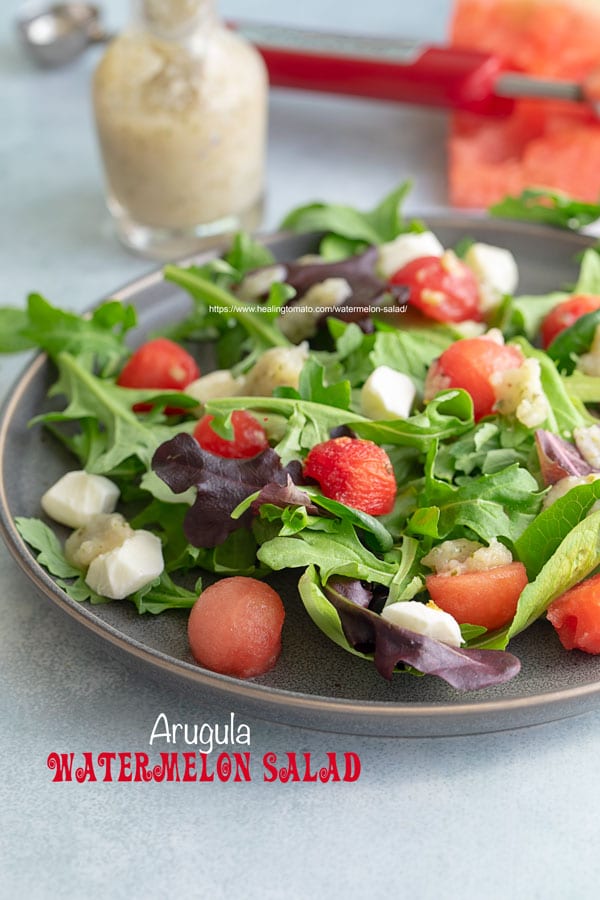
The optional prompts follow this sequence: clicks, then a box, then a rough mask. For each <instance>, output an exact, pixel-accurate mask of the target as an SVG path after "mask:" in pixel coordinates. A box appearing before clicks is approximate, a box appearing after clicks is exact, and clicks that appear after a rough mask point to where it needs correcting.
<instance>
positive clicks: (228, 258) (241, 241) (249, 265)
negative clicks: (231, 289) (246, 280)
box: [223, 231, 275, 281]
mask: <svg viewBox="0 0 600 900" xmlns="http://www.w3.org/2000/svg"><path fill="white" fill-rule="evenodd" d="M223 259H224V260H225V262H227V263H229V265H230V266H231V267H232V268H233V269H235V271H236V276H237V280H238V281H240V280H241V279H242V277H243V276H244V275H245V274H246V272H250V271H251V270H252V269H258V268H260V267H261V266H272V265H273V263H274V262H275V257H274V256H273V254H272V253H271V251H270V250H269V248H268V247H265V245H264V244H261V243H260V241H257V240H254V238H253V237H252V236H251V235H250V234H248V232H247V231H238V232H237V234H235V235H234V237H233V241H232V243H231V247H230V248H229V250H228V251H227V253H225V255H224V257H223Z"/></svg>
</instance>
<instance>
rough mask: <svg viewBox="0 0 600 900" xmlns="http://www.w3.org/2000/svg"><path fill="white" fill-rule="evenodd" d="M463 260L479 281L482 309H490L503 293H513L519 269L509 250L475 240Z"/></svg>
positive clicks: (496, 303) (495, 304)
mask: <svg viewBox="0 0 600 900" xmlns="http://www.w3.org/2000/svg"><path fill="white" fill-rule="evenodd" d="M465 262H466V264H467V265H468V266H469V268H470V269H472V271H473V272H474V273H475V276H476V278H477V280H478V281H479V288H480V298H481V304H482V309H484V310H486V309H492V308H493V307H494V306H497V305H498V303H499V302H500V300H501V299H502V297H503V295H504V294H513V293H514V291H515V289H516V287H517V283H518V281H519V270H518V268H517V263H516V260H515V258H514V256H513V255H512V253H511V252H510V250H506V249H505V248H504V247H496V246H494V245H493V244H482V243H479V242H477V243H475V244H471V246H470V247H469V249H468V250H467V252H466V253H465Z"/></svg>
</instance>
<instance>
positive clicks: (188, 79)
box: [93, 0, 268, 260]
mask: <svg viewBox="0 0 600 900" xmlns="http://www.w3.org/2000/svg"><path fill="white" fill-rule="evenodd" d="M267 84H268V83H267V75H266V70H265V66H264V63H263V61H262V58H261V56H260V55H259V53H258V51H257V50H255V48H254V47H252V46H251V45H250V44H248V43H247V42H246V41H245V40H243V39H242V38H241V37H240V36H239V35H237V34H236V33H235V32H233V31H231V30H230V29H227V28H226V27H224V25H223V24H222V23H221V22H220V20H219V18H218V16H217V13H216V10H215V8H214V0H136V2H135V3H134V21H133V24H132V26H131V27H130V28H129V29H128V30H127V31H125V32H124V33H123V34H121V35H120V36H118V37H117V38H116V39H115V40H114V41H113V42H112V43H111V44H110V45H109V46H108V48H107V50H106V52H105V54H104V56H103V57H102V59H101V60H100V63H99V65H98V67H97V69H96V72H95V75H94V85H93V100H94V113H95V118H96V127H97V131H98V138H99V142H100V149H101V154H102V160H103V164H104V169H105V174H106V181H107V202H108V207H109V209H110V211H111V213H112V215H113V218H114V220H115V223H116V228H117V231H118V234H119V237H120V239H121V240H122V242H123V243H124V244H125V245H126V246H128V247H130V248H132V249H134V250H136V251H139V252H140V253H142V254H144V255H146V256H150V257H153V258H157V259H162V260H166V259H174V258H177V257H179V256H184V255H186V254H190V253H193V252H194V251H195V250H196V249H197V248H198V246H199V242H200V240H201V239H203V238H205V237H206V236H208V235H213V234H219V233H223V232H230V231H233V230H235V229H236V228H240V227H242V228H247V229H250V230H252V229H254V228H256V227H257V226H258V224H259V223H260V218H261V213H262V201H263V190H264V159H265V141H266V119H267Z"/></svg>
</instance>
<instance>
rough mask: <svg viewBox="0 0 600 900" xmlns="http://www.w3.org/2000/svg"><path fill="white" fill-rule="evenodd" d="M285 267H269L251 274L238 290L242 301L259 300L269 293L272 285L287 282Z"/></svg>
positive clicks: (244, 279) (243, 280) (245, 278)
mask: <svg viewBox="0 0 600 900" xmlns="http://www.w3.org/2000/svg"><path fill="white" fill-rule="evenodd" d="M285 276H286V268H285V266H279V265H277V266H268V267H267V268H266V269H257V270H256V271H255V272H249V273H248V275H246V276H245V277H244V278H243V279H242V281H241V282H240V284H239V285H238V288H237V294H238V297H240V298H241V299H242V300H257V299H258V298H259V297H263V296H264V295H265V294H268V293H269V290H270V288H271V285H272V284H275V283H276V282H278V281H285Z"/></svg>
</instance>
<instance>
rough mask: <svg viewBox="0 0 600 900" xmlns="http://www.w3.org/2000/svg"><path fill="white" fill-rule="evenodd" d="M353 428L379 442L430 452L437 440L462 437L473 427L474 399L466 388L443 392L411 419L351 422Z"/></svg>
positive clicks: (369, 438)
mask: <svg viewBox="0 0 600 900" xmlns="http://www.w3.org/2000/svg"><path fill="white" fill-rule="evenodd" d="M348 424H349V425H351V427H352V429H353V430H354V431H355V432H356V433H357V434H358V435H360V437H363V438H367V439H368V440H371V441H374V442H375V443H376V444H401V445H403V446H405V447H416V448H418V449H420V450H423V451H426V450H427V449H428V448H429V447H430V446H431V443H432V442H433V441H435V440H443V439H445V438H452V437H458V436H459V435H461V434H464V433H465V432H467V431H469V430H470V429H471V428H472V427H473V401H472V399H471V397H470V396H469V394H467V392H466V391H463V390H448V391H441V392H440V393H439V394H437V396H436V397H434V399H433V400H431V401H430V402H429V403H428V404H427V406H426V407H425V409H424V410H423V412H419V413H415V415H413V416H409V417H408V418H407V419H390V420H385V421H371V420H369V419H363V420H362V421H356V420H355V421H353V422H350V421H348Z"/></svg>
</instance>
